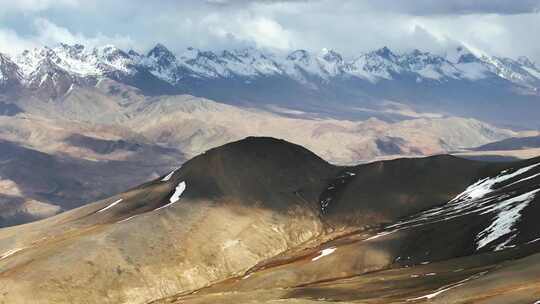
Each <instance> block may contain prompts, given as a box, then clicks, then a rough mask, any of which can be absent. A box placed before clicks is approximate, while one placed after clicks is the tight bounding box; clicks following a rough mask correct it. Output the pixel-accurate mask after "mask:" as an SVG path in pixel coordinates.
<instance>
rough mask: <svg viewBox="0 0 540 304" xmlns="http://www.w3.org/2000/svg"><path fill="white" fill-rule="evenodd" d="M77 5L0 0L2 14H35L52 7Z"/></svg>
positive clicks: (70, 0)
mask: <svg viewBox="0 0 540 304" xmlns="http://www.w3.org/2000/svg"><path fill="white" fill-rule="evenodd" d="M78 4H79V1H78V0H0V7H2V11H3V12H4V13H13V12H17V11H19V12H37V11H43V10H46V9H49V8H52V7H64V6H68V7H75V6H77V5H78Z"/></svg>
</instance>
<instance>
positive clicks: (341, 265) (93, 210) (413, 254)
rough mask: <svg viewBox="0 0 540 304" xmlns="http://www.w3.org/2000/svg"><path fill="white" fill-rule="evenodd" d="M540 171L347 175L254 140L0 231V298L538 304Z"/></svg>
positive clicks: (431, 165) (438, 162)
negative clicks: (118, 191)
mask: <svg viewBox="0 0 540 304" xmlns="http://www.w3.org/2000/svg"><path fill="white" fill-rule="evenodd" d="M539 164H540V159H538V158H537V159H531V160H529V161H524V162H519V163H483V162H475V161H469V160H464V159H459V158H456V157H452V156H434V157H428V158H421V159H397V160H392V161H382V162H375V163H370V164H365V165H359V166H356V167H338V166H333V165H330V164H329V163H327V162H325V161H324V160H322V159H321V158H319V157H318V156H316V155H314V154H312V153H311V152H310V151H308V150H306V149H304V148H302V147H300V146H296V145H293V144H290V143H287V142H285V141H281V140H275V139H271V138H248V139H245V140H242V141H239V142H235V143H231V144H227V145H225V146H222V147H219V148H215V149H212V150H210V151H208V152H206V153H204V154H202V155H200V156H197V157H195V158H193V159H192V160H190V161H188V162H187V163H185V164H184V165H183V166H182V167H181V168H178V169H177V170H174V171H172V172H170V173H169V174H166V175H164V176H161V177H160V178H158V179H156V180H154V181H152V182H150V183H147V184H143V185H141V186H139V187H137V188H134V189H132V190H130V191H128V192H125V193H122V194H119V195H116V196H114V197H110V198H107V199H104V200H101V201H98V202H95V203H92V204H89V205H86V206H84V207H81V208H78V209H74V210H72V211H68V212H65V213H63V214H60V215H58V216H55V217H51V218H49V219H46V220H42V221H38V222H35V223H31V224H27V225H23V226H18V227H10V228H4V229H1V230H0V252H2V254H1V257H0V283H1V284H0V288H2V290H1V293H0V297H1V299H2V301H4V302H9V303H26V302H33V303H72V302H78V301H81V300H82V301H85V302H87V303H104V302H110V303H146V302H148V301H152V300H156V301H158V302H159V303H216V302H219V303H238V302H245V303H250V302H252V303H255V302H257V303H272V302H274V301H277V300H278V299H280V301H281V302H285V303H312V302H314V301H317V302H344V303H350V302H358V301H368V302H372V303H394V302H403V301H406V300H409V301H415V302H416V301H425V300H431V301H438V302H441V303H445V301H452V302H459V301H463V302H467V301H468V302H470V301H476V302H481V301H484V302H489V303H503V302H504V303H523V302H524V301H525V302H528V303H533V302H534V301H536V300H538V299H539V294H538V290H539V289H538V288H537V287H538V284H539V282H538V279H537V278H538V277H539V276H538V271H540V270H539V269H538V267H536V266H535V265H536V264H537V263H536V261H537V260H538V257H537V255H538V254H537V253H538V252H539V251H540V247H538V246H539V244H540V243H539V242H538V237H539V235H540V231H539V230H538V227H537V225H535V224H534V223H535V221H536V220H535V219H536V217H537V211H538V210H537V208H536V207H535V206H536V203H537V201H538V198H537V193H538V192H539V191H540V188H539V184H538V183H539V182H540V179H539V174H540V167H539ZM44 275H46V276H47V278H48V279H47V280H42V279H41V278H42V277H43V276H44ZM501 277H504V278H505V279H504V280H501V279H500V278H501ZM382 281H384V282H385V283H384V284H381V282H382ZM503 283H504V284H503ZM501 284H503V285H501ZM518 290H519V293H517V291H518Z"/></svg>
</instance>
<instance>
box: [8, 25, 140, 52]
mask: <svg viewBox="0 0 540 304" xmlns="http://www.w3.org/2000/svg"><path fill="white" fill-rule="evenodd" d="M33 26H34V28H35V34H33V35H29V36H21V35H18V34H17V33H16V32H15V31H13V30H11V29H2V28H0V46H1V47H2V48H1V49H0V51H1V52H5V53H8V54H11V55H15V54H17V53H20V52H21V51H23V50H26V49H32V48H35V47H41V46H44V45H46V46H56V45H58V44H60V43H67V44H76V43H80V44H83V45H86V46H89V47H93V46H99V45H105V44H114V45H116V46H118V47H121V48H130V47H132V46H133V45H134V43H133V41H132V39H131V38H129V37H124V36H119V35H116V36H112V37H111V36H106V35H103V34H101V33H97V34H96V35H94V36H91V37H88V36H85V35H83V34H81V33H73V32H71V31H69V30H68V29H67V28H64V27H61V26H58V25H56V24H54V23H52V22H51V21H49V20H47V19H45V18H37V19H35V20H34V22H33Z"/></svg>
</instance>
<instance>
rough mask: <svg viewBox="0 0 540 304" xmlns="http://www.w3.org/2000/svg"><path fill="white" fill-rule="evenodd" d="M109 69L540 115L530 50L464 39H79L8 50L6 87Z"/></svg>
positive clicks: (220, 93) (271, 90)
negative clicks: (296, 44)
mask: <svg viewBox="0 0 540 304" xmlns="http://www.w3.org/2000/svg"><path fill="white" fill-rule="evenodd" d="M103 79H112V80H114V81H116V82H119V83H123V84H127V85H129V86H132V87H135V88H138V89H140V90H141V91H142V92H143V93H144V94H148V95H175V94H190V95H195V96H200V97H206V98H210V99H213V100H217V101H220V102H225V103H233V104H251V105H255V106H259V105H264V106H266V105H278V106H280V107H287V108H291V109H295V110H300V111H303V112H311V113H317V114H318V115H319V114H322V115H334V116H339V117H340V118H353V119H357V118H366V117H371V116H372V113H367V114H366V112H365V111H363V110H358V109H365V108H370V109H373V108H377V111H379V110H380V109H381V107H385V106H384V105H383V104H382V103H381V101H391V102H399V103H403V104H406V105H407V106H413V107H415V110H419V111H435V112H439V113H447V114H452V115H460V116H467V117H475V118H479V119H484V120H487V121H489V122H495V123H504V124H513V123H516V122H519V123H527V124H529V125H531V124H534V123H535V122H536V121H537V119H536V117H533V115H529V114H527V113H531V111H529V110H530V109H533V110H534V109H536V108H538V107H540V102H539V101H538V99H539V98H540V92H539V88H540V67H539V66H538V65H536V64H535V63H533V62H532V61H531V60H529V59H527V58H524V57H522V58H519V59H511V58H501V57H494V56H486V55H482V56H479V55H475V54H474V53H473V52H471V51H469V50H468V49H467V48H465V47H457V48H454V49H450V50H448V51H447V52H446V53H445V54H442V55H437V54H433V53H429V52H423V51H420V50H413V51H410V52H404V53H398V52H394V51H392V50H390V49H389V48H387V47H383V48H380V49H377V50H374V51H371V52H366V53H362V54H360V55H358V56H355V57H353V58H344V56H342V55H341V54H339V53H338V52H336V51H334V50H330V49H323V50H321V51H320V52H309V51H306V50H296V51H293V52H290V53H288V54H276V53H271V52H268V51H263V50H259V49H255V48H245V49H236V50H224V51H221V52H212V51H204V50H199V49H196V48H191V47H190V48H187V49H185V50H184V51H181V52H172V51H170V50H169V49H167V48H166V47H165V46H164V45H162V44H157V45H156V46H155V47H154V48H152V49H151V50H150V51H149V52H147V53H146V54H140V53H138V52H136V51H133V50H128V51H124V50H121V49H119V48H117V47H114V46H111V45H107V46H101V47H95V48H87V47H85V46H83V45H78V44H77V45H67V44H61V45H59V46H57V47H54V48H50V47H42V48H37V49H33V50H28V51H24V52H22V53H21V54H19V55H16V56H12V57H10V56H7V55H3V54H0V95H9V96H28V94H31V95H34V96H38V97H39V98H40V99H42V100H56V99H59V98H64V97H65V96H67V94H69V92H71V91H72V89H74V88H76V87H93V86H95V85H96V84H97V83H98V82H99V81H100V80H103ZM488 105H489V106H488ZM535 107H536V108H535ZM351 108H354V109H356V110H354V111H351ZM501 109H504V110H502V111H501ZM524 109H527V111H525V112H524ZM384 110H386V109H384ZM538 110H539V111H540V109H538ZM370 111H371V110H370ZM368 112H369V111H368ZM532 112H533V113H534V111H532ZM503 113H504V115H503ZM523 113H525V114H523ZM385 115H386V114H385ZM527 115H529V116H530V117H528V116H527ZM529 122H530V123H529Z"/></svg>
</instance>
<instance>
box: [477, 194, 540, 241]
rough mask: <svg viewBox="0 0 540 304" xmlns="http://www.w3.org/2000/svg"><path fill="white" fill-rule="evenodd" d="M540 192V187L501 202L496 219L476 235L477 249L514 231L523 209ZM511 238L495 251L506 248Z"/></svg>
mask: <svg viewBox="0 0 540 304" xmlns="http://www.w3.org/2000/svg"><path fill="white" fill-rule="evenodd" d="M538 192H540V189H536V190H533V191H530V192H527V193H523V194H521V195H519V196H516V197H513V198H511V199H508V200H505V201H503V202H502V203H501V204H499V206H498V209H500V212H499V213H498V214H497V215H496V216H495V220H494V221H493V222H492V223H491V225H489V226H488V227H487V228H486V229H484V230H482V231H481V232H480V233H479V234H478V235H477V236H476V239H477V247H476V249H477V250H479V249H481V248H483V247H484V246H486V245H488V244H490V243H492V242H493V241H495V240H498V239H499V238H501V237H503V236H505V235H508V234H510V233H512V232H514V229H513V227H514V226H515V224H516V223H517V221H518V220H519V219H520V217H521V210H523V209H524V208H525V207H527V206H528V205H529V203H530V202H532V200H533V199H534V197H535V195H536V194H537V193H538ZM511 240H512V238H509V239H507V240H506V242H504V243H502V244H500V245H498V246H497V247H496V248H495V251H497V250H501V249H504V246H505V245H506V244H507V243H508V242H510V241H511Z"/></svg>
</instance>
